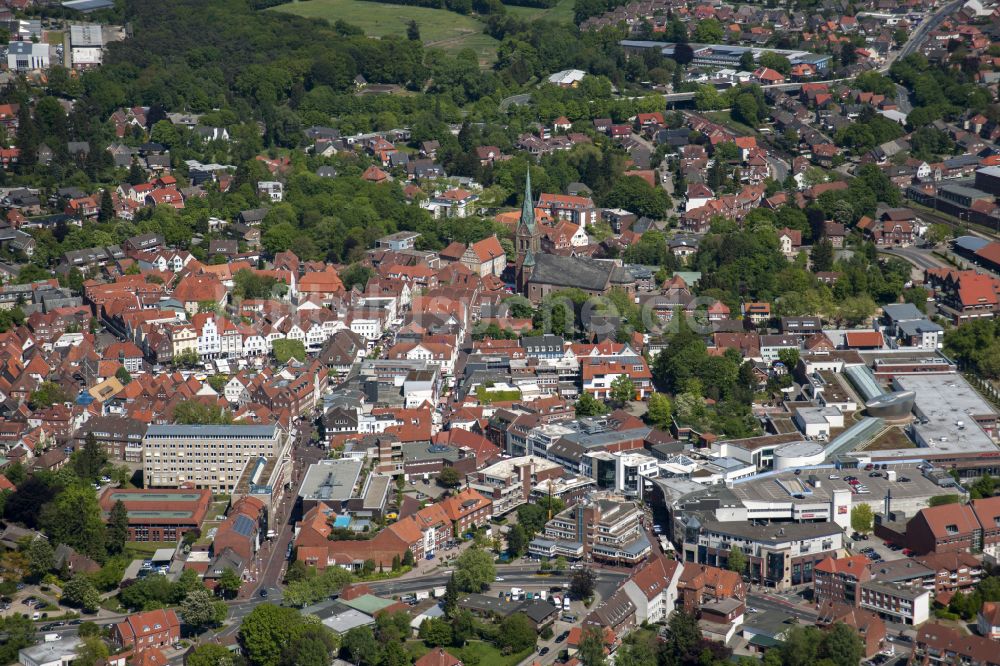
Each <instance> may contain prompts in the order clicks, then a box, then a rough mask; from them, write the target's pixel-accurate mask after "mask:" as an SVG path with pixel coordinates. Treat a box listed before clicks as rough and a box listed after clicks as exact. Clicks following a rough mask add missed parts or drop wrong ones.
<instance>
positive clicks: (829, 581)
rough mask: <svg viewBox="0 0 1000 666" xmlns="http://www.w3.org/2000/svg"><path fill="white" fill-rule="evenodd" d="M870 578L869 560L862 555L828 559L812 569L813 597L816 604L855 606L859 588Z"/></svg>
mask: <svg viewBox="0 0 1000 666" xmlns="http://www.w3.org/2000/svg"><path fill="white" fill-rule="evenodd" d="M870 578H871V570H870V568H869V560H868V558H867V557H865V556H864V555H854V556H853V557H842V558H839V559H837V558H833V557H828V558H826V559H825V560H823V561H822V562H820V563H819V564H817V565H816V567H815V568H814V569H813V595H814V597H815V599H816V602H817V603H820V604H822V603H835V604H846V605H848V606H857V605H858V604H859V602H860V600H861V594H860V591H859V586H860V584H861V583H863V582H865V581H866V580H868V579H870Z"/></svg>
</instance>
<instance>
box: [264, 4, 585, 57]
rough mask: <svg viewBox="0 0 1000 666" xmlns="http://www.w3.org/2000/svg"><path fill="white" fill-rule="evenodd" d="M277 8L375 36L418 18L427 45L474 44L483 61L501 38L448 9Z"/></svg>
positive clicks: (401, 30)
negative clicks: (343, 23) (343, 22)
mask: <svg viewBox="0 0 1000 666" xmlns="http://www.w3.org/2000/svg"><path fill="white" fill-rule="evenodd" d="M562 1H563V2H565V1H566V0H562ZM273 10H274V11H279V12H287V13H290V14H296V15H298V16H304V17H306V18H321V19H326V20H327V21H330V22H331V23H332V22H334V21H336V20H337V19H341V20H343V21H346V22H347V23H350V24H352V25H356V26H357V27H359V28H361V29H362V30H364V31H365V34H367V35H371V36H373V37H384V36H386V35H405V34H406V26H407V24H408V23H409V22H410V20H414V21H416V22H417V24H418V25H419V26H420V36H421V38H422V39H423V40H424V44H425V45H426V46H429V47H435V48H441V49H445V50H447V51H452V52H454V51H460V50H462V49H465V48H471V49H473V50H474V51H475V52H476V54H477V55H478V56H479V60H480V62H482V63H483V64H489V63H490V62H493V61H494V60H496V49H497V45H498V44H499V42H497V40H495V39H493V38H492V37H490V36H489V35H484V34H483V24H482V22H480V21H479V20H478V19H476V18H474V17H472V16H462V15H461V14H456V13H455V12H450V11H448V10H445V9H430V8H428V7H412V6H409V5H390V4H385V3H381V2H364V1H363V0H309V1H308V2H291V3H288V4H284V5H278V6H277V7H274V8H273ZM535 11H538V10H535Z"/></svg>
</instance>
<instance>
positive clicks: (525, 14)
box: [507, 0, 574, 23]
mask: <svg viewBox="0 0 1000 666" xmlns="http://www.w3.org/2000/svg"><path fill="white" fill-rule="evenodd" d="M573 3H574V0H559V2H558V3H556V6H555V7H549V8H548V9H540V8H538V7H515V6H513V5H507V11H508V12H510V13H511V14H513V15H514V16H518V17H520V18H532V19H539V18H543V19H545V20H546V21H556V22H560V23H572V22H573Z"/></svg>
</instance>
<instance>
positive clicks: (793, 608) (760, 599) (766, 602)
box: [747, 592, 817, 624]
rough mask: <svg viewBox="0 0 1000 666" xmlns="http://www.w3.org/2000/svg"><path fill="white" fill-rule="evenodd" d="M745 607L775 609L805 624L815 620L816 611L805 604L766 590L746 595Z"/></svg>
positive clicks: (763, 609) (765, 609)
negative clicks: (799, 603)
mask: <svg viewBox="0 0 1000 666" xmlns="http://www.w3.org/2000/svg"><path fill="white" fill-rule="evenodd" d="M747 607H748V608H756V609H758V610H761V611H767V610H770V611H777V612H779V613H785V614H786V615H790V616H792V617H795V618H797V619H799V620H801V621H803V622H805V623H807V624H812V623H814V622H815V621H816V617H817V613H816V612H815V611H813V610H811V609H809V608H807V607H805V606H800V605H798V604H796V603H793V602H791V601H789V600H787V599H785V598H783V597H781V596H777V595H774V594H769V593H766V592H751V593H750V594H748V595H747Z"/></svg>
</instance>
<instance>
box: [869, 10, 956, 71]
mask: <svg viewBox="0 0 1000 666" xmlns="http://www.w3.org/2000/svg"><path fill="white" fill-rule="evenodd" d="M962 2H963V0H954V1H953V2H949V3H948V4H946V5H943V6H942V7H941V8H940V9H938V10H937V11H936V12H934V13H933V14H932V15H931V16H930V17H929V18H928V19H927V20H926V21H924V22H923V23H921V24H920V25H919V26H917V29H916V30H914V31H913V33H912V34H911V35H910V37H909V39H907V40H906V43H905V44H903V48H901V49H900V50H899V52H898V53H897V54H896V57H897V58H905V57H906V56H908V55H910V54H911V53H914V52H915V51H916V50H917V49H918V48H920V46H921V45H922V44H923V43H924V40H926V39H927V35H928V33H930V32H931V30H934V29H935V28H937V27H938V26H939V25H941V22H942V21H944V20H945V18H947V17H948V16H951V15H952V14H953V13H955V12H956V11H958V8H959V7H961V6H962ZM890 63H891V61H890ZM890 63H886V67H885V68H886V69H888V68H889V67H888V65H889V64H890Z"/></svg>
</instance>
